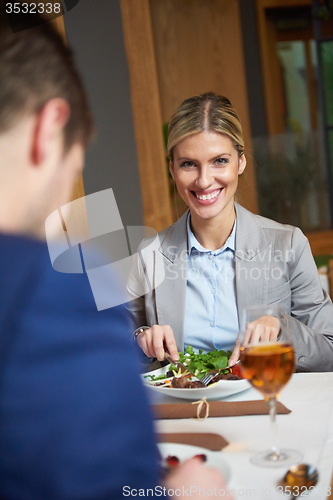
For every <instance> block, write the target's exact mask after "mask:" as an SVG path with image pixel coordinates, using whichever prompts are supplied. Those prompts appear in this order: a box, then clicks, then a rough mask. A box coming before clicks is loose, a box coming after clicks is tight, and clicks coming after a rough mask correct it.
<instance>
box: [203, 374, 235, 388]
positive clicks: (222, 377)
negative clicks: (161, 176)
mask: <svg viewBox="0 0 333 500" xmlns="http://www.w3.org/2000/svg"><path fill="white" fill-rule="evenodd" d="M219 380H241V377H239V376H238V375H234V374H233V373H225V374H224V373H219V374H218V375H216V376H215V377H214V378H212V380H211V381H210V382H209V384H208V385H211V384H215V382H218V381H219Z"/></svg>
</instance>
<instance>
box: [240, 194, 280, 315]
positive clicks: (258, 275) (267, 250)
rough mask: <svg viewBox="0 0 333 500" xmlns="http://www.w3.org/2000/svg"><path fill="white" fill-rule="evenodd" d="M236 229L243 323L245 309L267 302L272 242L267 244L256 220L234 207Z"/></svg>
mask: <svg viewBox="0 0 333 500" xmlns="http://www.w3.org/2000/svg"><path fill="white" fill-rule="evenodd" d="M235 209H236V217H237V229H236V252H235V272H236V300H237V310H238V319H239V322H240V324H241V321H242V311H243V310H244V308H245V307H249V306H253V305H260V304H265V303H266V302H267V288H268V270H269V265H268V266H267V264H269V263H270V262H271V250H272V245H271V243H269V244H268V243H267V241H266V237H265V234H264V231H263V229H262V227H261V226H260V225H259V224H258V223H257V219H256V217H255V216H254V215H253V214H252V213H251V212H249V211H248V210H246V209H245V208H243V207H242V206H240V205H238V204H237V203H236V204H235Z"/></svg>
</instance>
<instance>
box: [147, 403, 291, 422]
mask: <svg viewBox="0 0 333 500" xmlns="http://www.w3.org/2000/svg"><path fill="white" fill-rule="evenodd" d="M153 412H154V415H155V418H157V419H161V418H199V419H204V418H207V417H238V416H242V415H266V414H268V413H269V408H268V404H267V403H266V401H264V400H259V401H233V402H231V401H230V402H229V401H228V402H226V401H203V400H201V401H200V402H199V401H196V402H195V403H172V404H159V405H154V406H153ZM276 413H279V414H283V413H284V414H287V413H290V410H289V409H288V408H286V407H285V406H284V405H283V404H282V403H280V402H279V401H277V403H276Z"/></svg>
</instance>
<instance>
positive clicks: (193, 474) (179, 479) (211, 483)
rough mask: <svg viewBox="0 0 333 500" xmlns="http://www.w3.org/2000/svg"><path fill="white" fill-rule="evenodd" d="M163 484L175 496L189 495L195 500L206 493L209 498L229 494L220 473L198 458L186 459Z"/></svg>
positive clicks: (184, 496) (185, 496) (183, 496)
mask: <svg viewBox="0 0 333 500" xmlns="http://www.w3.org/2000/svg"><path fill="white" fill-rule="evenodd" d="M164 485H165V487H166V489H167V491H168V490H173V491H174V494H175V496H176V497H177V498H187V497H188V496H190V497H191V498H192V499H193V500H196V499H199V498H200V499H201V498H202V497H203V496H206V493H207V495H208V496H209V497H210V498H222V497H228V496H229V494H228V490H227V489H226V485H225V482H224V480H223V477H222V475H221V473H220V472H219V471H218V470H216V469H210V468H209V467H206V466H205V465H204V464H203V463H202V461H201V459H200V458H191V459H190V460H186V461H185V462H184V463H182V464H181V465H180V466H179V467H177V468H176V469H175V471H173V472H171V473H170V474H169V475H168V477H167V478H166V480H165V481H164ZM208 491H209V493H208ZM211 493H213V495H212V494H211Z"/></svg>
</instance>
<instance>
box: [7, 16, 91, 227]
mask: <svg viewBox="0 0 333 500" xmlns="http://www.w3.org/2000/svg"><path fill="white" fill-rule="evenodd" d="M0 75H1V79H0V198H1V199H2V200H3V202H1V201H0V230H1V229H2V230H5V231H6V230H9V231H18V232H29V233H33V234H37V233H38V234H40V232H41V230H42V229H41V224H42V225H43V224H44V221H45V219H46V217H47V216H48V215H49V213H50V212H51V211H52V210H54V209H56V208H57V206H59V205H61V204H63V203H66V202H68V201H69V197H70V193H71V190H72V187H73V186H72V185H73V183H74V181H75V178H76V176H77V173H78V172H79V171H80V169H81V168H82V164H83V153H84V149H85V147H86V146H87V144H88V142H89V140H90V139H91V135H92V132H93V121H92V118H91V113H90V109H89V105H88V101H87V97H86V94H85V91H84V88H83V85H82V82H81V80H80V77H79V74H78V72H77V70H76V67H75V65H74V62H73V58H72V55H71V52H70V50H69V49H68V48H67V47H66V45H65V44H64V42H63V41H62V39H61V37H60V36H59V35H58V34H57V33H56V32H55V31H54V29H53V28H52V27H51V25H50V23H45V24H42V25H40V26H39V27H36V28H32V29H27V30H23V31H19V32H17V33H13V32H11V30H10V29H8V28H6V29H4V28H3V29H1V31H0ZM23 214H25V216H24V220H23V219H22V217H23Z"/></svg>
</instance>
